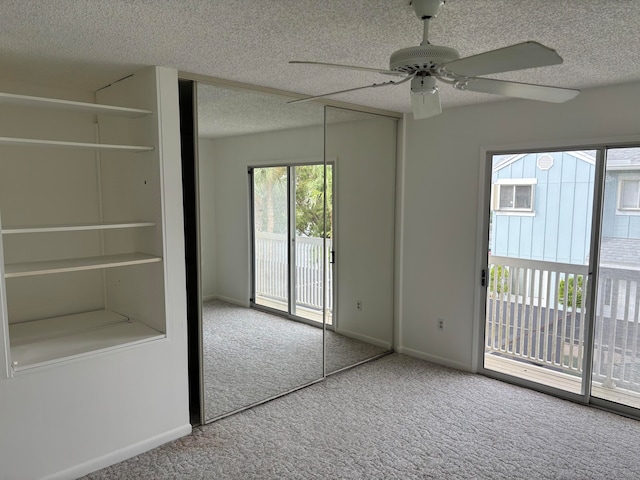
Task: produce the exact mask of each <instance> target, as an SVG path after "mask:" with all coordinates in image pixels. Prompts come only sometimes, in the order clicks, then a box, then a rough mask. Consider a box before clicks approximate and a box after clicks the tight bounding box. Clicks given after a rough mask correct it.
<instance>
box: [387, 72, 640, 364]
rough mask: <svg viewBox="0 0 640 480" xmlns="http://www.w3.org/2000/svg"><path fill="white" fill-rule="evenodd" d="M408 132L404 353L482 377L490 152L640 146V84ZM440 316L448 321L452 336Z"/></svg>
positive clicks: (471, 111)
mask: <svg viewBox="0 0 640 480" xmlns="http://www.w3.org/2000/svg"><path fill="white" fill-rule="evenodd" d="M405 125H406V131H405V135H406V145H405V150H406V155H405V159H404V165H403V169H404V177H403V182H404V193H403V197H402V202H403V206H404V211H403V215H402V218H401V223H402V227H401V228H402V232H401V233H402V238H403V243H402V259H401V266H402V277H401V279H400V281H401V282H402V283H401V284H402V292H401V303H402V313H401V316H400V325H399V330H400V346H401V347H400V350H401V351H404V352H406V353H409V354H413V355H416V356H419V357H422V358H426V359H431V360H435V361H438V362H441V363H445V364H449V365H452V366H455V367H459V368H463V369H473V368H475V365H474V360H475V359H474V353H473V352H474V348H475V347H476V346H477V345H476V344H475V341H474V318H476V314H477V313H478V312H475V311H474V300H476V296H477V295H480V291H479V281H478V280H479V272H478V268H477V260H478V258H477V257H479V256H480V253H479V252H478V254H477V253H476V247H477V245H478V238H477V222H478V201H479V199H478V195H479V175H480V171H481V169H480V166H481V161H482V160H483V159H482V158H481V150H482V148H483V147H496V146H501V145H511V146H514V145H515V146H521V147H524V148H527V147H533V146H536V147H542V146H545V145H548V146H561V145H563V144H565V145H567V144H568V145H571V143H572V140H578V141H585V142H589V141H590V140H592V141H593V139H597V138H611V137H617V136H629V135H636V136H638V137H637V138H638V139H639V140H640V84H638V83H636V84H627V85H620V86H614V87H607V88H600V89H591V90H587V91H584V92H582V93H581V94H580V95H579V96H578V97H577V98H576V99H574V100H572V101H570V102H567V103H565V104H547V103H543V102H532V101H523V100H522V101H521V100H508V101H500V102H495V103H490V104H484V105H477V106H469V107H461V108H456V109H451V110H446V111H445V113H444V114H443V115H440V116H438V117H434V118H431V119H427V120H421V121H414V120H413V119H412V118H407V119H406V122H405ZM480 317H481V315H480ZM437 318H443V319H444V320H445V328H444V331H440V332H439V331H438V330H437V327H436V319H437Z"/></svg>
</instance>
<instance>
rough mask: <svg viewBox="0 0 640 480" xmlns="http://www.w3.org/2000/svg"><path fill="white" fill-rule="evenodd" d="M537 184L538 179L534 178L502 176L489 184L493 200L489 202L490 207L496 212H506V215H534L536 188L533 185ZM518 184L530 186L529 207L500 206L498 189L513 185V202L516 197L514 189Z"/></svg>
mask: <svg viewBox="0 0 640 480" xmlns="http://www.w3.org/2000/svg"><path fill="white" fill-rule="evenodd" d="M537 184H538V179H536V178H513V179H512V178H502V179H498V180H496V181H495V182H492V184H491V190H492V197H493V201H492V204H491V209H492V210H493V211H494V212H495V213H496V214H508V215H523V216H534V215H535V206H536V194H535V191H536V189H535V188H534V185H537ZM518 186H528V187H531V188H530V195H529V197H530V204H531V207H530V208H517V207H512V208H509V207H504V208H503V207H501V206H500V190H501V189H502V187H514V189H513V202H514V204H515V198H516V189H515V187H518ZM494 187H497V188H494Z"/></svg>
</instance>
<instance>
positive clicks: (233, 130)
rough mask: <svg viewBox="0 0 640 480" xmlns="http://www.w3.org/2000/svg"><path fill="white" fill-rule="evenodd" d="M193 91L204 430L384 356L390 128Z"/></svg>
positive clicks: (199, 390) (207, 89)
mask: <svg viewBox="0 0 640 480" xmlns="http://www.w3.org/2000/svg"><path fill="white" fill-rule="evenodd" d="M193 87H194V88H193V90H194V91H195V93H192V94H191V96H187V100H186V103H189V102H190V100H191V98H192V97H193V98H194V99H195V100H194V102H193V103H194V107H195V108H194V110H195V113H194V114H193V115H192V117H193V118H194V119H195V120H194V130H195V131H196V132H195V133H194V134H193V135H191V134H186V135H185V132H186V129H184V128H183V162H184V158H189V155H186V157H185V155H184V152H185V146H187V147H186V148H188V144H189V142H190V140H189V138H192V137H193V138H195V139H197V141H196V142H195V145H194V149H195V152H194V153H193V155H192V156H193V157H194V158H195V159H194V160H193V162H192V163H193V165H194V172H193V178H194V179H195V180H194V181H193V182H192V184H193V185H194V187H195V190H196V192H195V193H194V195H193V196H194V197H195V200H196V201H195V202H194V204H195V207H194V208H193V209H192V210H193V211H194V212H195V213H193V215H192V218H193V222H192V224H193V228H192V229H191V230H192V231H193V232H196V233H194V234H193V236H194V237H197V241H195V242H192V244H193V245H195V246H193V251H194V252H195V254H194V255H193V256H195V257H197V259H196V260H195V261H192V260H188V262H190V261H192V262H193V263H194V264H195V265H196V268H195V270H196V271H197V272H196V275H195V276H190V277H189V278H191V282H190V284H191V287H189V288H188V289H189V290H192V291H195V294H193V295H191V294H190V297H191V298H192V301H190V304H191V305H193V304H195V305H196V307H197V308H193V307H192V309H191V313H190V314H189V317H190V319H195V320H197V322H196V326H195V328H194V327H193V325H194V323H193V322H192V321H191V320H190V325H191V332H190V334H189V336H190V345H191V347H190V351H191V354H192V356H195V357H196V360H195V361H194V360H193V359H192V360H191V365H192V367H191V369H192V375H193V365H196V364H197V366H198V367H199V371H198V372H197V375H193V376H192V377H191V380H190V384H191V394H192V399H195V400H196V402H197V404H198V405H200V407H199V413H198V416H199V418H200V421H202V422H209V421H213V420H216V419H218V418H221V417H224V416H226V415H229V414H231V413H233V412H236V411H239V410H242V409H244V408H247V407H250V406H253V405H256V404H258V403H261V402H264V401H266V400H269V399H271V398H274V397H277V396H279V395H282V394H285V393H287V392H289V391H292V390H295V389H297V388H300V387H302V386H305V385H308V384H310V383H313V382H315V381H318V380H321V379H322V378H324V377H325V376H326V375H328V374H331V373H335V372H339V371H341V370H343V369H345V368H348V367H351V366H354V365H357V364H359V363H362V362H364V361H367V360H371V359H374V358H376V357H378V356H381V355H384V354H385V353H388V352H389V351H390V350H391V348H392V345H393V316H394V291H393V278H394V232H395V220H394V219H395V182H396V175H395V173H396V161H395V159H396V135H397V119H396V118H392V117H387V116H381V115H373V114H365V113H362V112H358V111H353V110H349V109H341V108H337V107H326V106H323V105H320V104H316V103H312V102H310V103H300V104H294V105H291V104H287V101H288V100H289V98H287V97H285V96H281V95H273V94H271V93H264V92H258V91H254V90H247V89H243V88H235V87H229V86H220V85H212V84H206V83H195V82H194V83H193ZM182 104H183V102H182V101H181V105H182ZM190 118H191V117H190ZM185 139H186V140H185ZM185 213H186V214H187V210H185ZM186 216H188V215H186ZM187 221H188V219H187ZM187 239H188V236H187ZM187 243H189V242H187ZM193 285H196V287H193ZM193 332H195V333H193ZM194 339H197V342H196V341H194ZM194 346H195V347H194ZM194 352H195V355H194ZM194 377H196V380H194ZM192 407H193V403H192ZM192 412H193V408H192Z"/></svg>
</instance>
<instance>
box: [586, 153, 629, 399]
mask: <svg viewBox="0 0 640 480" xmlns="http://www.w3.org/2000/svg"><path fill="white" fill-rule="evenodd" d="M598 253H599V254H598V269H597V272H598V285H597V287H598V288H597V294H596V299H595V300H596V301H595V315H594V318H595V325H594V326H595V328H594V341H593V374H592V377H591V382H592V383H591V385H592V387H591V395H592V396H593V397H595V398H600V399H604V400H608V401H610V402H616V403H619V404H622V405H625V406H629V407H634V408H640V332H639V323H640V148H638V147H636V148H610V149H608V150H607V152H606V163H605V175H604V195H603V202H602V227H601V233H600V245H599V252H598Z"/></svg>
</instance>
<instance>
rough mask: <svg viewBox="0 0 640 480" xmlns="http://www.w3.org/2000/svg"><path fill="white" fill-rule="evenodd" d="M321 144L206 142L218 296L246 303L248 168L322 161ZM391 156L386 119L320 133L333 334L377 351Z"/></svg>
mask: <svg viewBox="0 0 640 480" xmlns="http://www.w3.org/2000/svg"><path fill="white" fill-rule="evenodd" d="M323 142H324V136H323V129H322V127H308V128H299V129H293V130H284V131H276V132H270V133H261V134H255V135H246V136H237V137H227V138H222V139H215V140H213V141H212V143H213V151H214V158H215V162H214V165H215V167H214V169H215V175H214V178H215V185H214V191H215V194H214V195H215V202H214V203H215V219H216V220H215V223H216V225H215V235H216V241H215V245H216V255H215V258H216V259H217V260H216V261H217V281H216V283H217V288H218V290H217V294H218V296H219V297H220V298H222V299H226V300H228V301H232V302H234V303H238V304H241V305H246V306H248V304H249V297H250V278H251V277H250V274H251V271H250V251H249V248H250V245H249V232H250V222H249V183H248V178H247V177H248V175H247V167H248V166H259V165H273V164H282V163H287V162H305V161H315V162H318V161H322V158H323ZM395 153H396V126H395V122H394V121H393V120H390V119H387V118H380V119H375V120H366V121H356V122H350V123H341V124H337V125H333V126H330V128H329V130H328V133H327V157H328V158H329V159H333V158H336V159H337V167H336V173H335V175H336V182H337V192H336V197H337V202H338V207H337V218H338V225H337V237H336V240H337V248H336V251H337V268H338V295H337V298H338V325H339V327H340V328H339V329H340V330H341V331H342V332H343V333H345V334H347V335H352V336H356V337H359V338H362V339H364V340H369V341H376V342H377V343H378V344H380V345H384V346H390V345H391V342H392V319H393V254H394V195H395V161H394V159H395ZM203 241H204V242H205V243H209V240H203ZM204 270H206V267H205V268H203V271H204ZM357 300H361V301H362V303H363V310H362V311H357V310H356V301H357Z"/></svg>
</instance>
